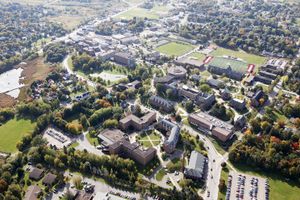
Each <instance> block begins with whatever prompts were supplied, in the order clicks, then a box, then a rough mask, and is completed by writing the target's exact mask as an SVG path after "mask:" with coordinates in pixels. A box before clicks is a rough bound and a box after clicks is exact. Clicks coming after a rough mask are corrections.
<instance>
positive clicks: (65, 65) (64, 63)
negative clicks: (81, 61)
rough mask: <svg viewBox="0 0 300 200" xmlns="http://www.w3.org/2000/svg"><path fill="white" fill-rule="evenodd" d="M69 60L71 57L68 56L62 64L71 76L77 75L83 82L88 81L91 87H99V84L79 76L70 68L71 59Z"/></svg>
mask: <svg viewBox="0 0 300 200" xmlns="http://www.w3.org/2000/svg"><path fill="white" fill-rule="evenodd" d="M69 58H70V55H67V57H66V58H65V59H64V61H63V63H62V64H63V68H64V69H66V70H67V72H68V73H69V74H74V75H76V76H77V78H78V79H80V80H83V81H86V82H87V84H88V85H89V86H91V87H93V88H95V87H96V85H97V83H95V82H93V81H91V80H90V79H88V78H86V77H83V76H81V75H79V74H78V73H76V72H74V71H73V70H72V69H71V67H70V66H69V63H68V59H69Z"/></svg>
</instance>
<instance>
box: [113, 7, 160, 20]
mask: <svg viewBox="0 0 300 200" xmlns="http://www.w3.org/2000/svg"><path fill="white" fill-rule="evenodd" d="M134 17H138V18H148V19H158V18H159V15H158V14H157V13H156V12H154V11H151V10H147V9H144V8H133V9H130V10H128V11H127V12H124V13H122V14H120V15H117V16H116V18H119V19H132V18H134Z"/></svg>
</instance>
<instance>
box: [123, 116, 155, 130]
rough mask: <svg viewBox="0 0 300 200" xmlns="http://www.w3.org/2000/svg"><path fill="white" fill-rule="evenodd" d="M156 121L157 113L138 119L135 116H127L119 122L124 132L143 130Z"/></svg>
mask: <svg viewBox="0 0 300 200" xmlns="http://www.w3.org/2000/svg"><path fill="white" fill-rule="evenodd" d="M155 121H156V112H148V113H147V114H145V115H144V116H142V117H137V116H135V115H133V114H131V115H128V116H126V117H125V118H123V119H121V120H120V122H119V125H120V127H121V128H122V129H123V130H129V129H132V128H133V129H135V130H142V129H144V128H146V127H147V126H149V125H150V124H152V123H153V122H155Z"/></svg>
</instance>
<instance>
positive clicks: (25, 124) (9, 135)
mask: <svg viewBox="0 0 300 200" xmlns="http://www.w3.org/2000/svg"><path fill="white" fill-rule="evenodd" d="M34 127H35V123H33V122H31V121H30V120H25V119H12V120H10V121H8V122H6V123H5V124H3V125H2V126H0V151H4V152H8V153H13V152H15V151H17V148H16V144H17V143H18V141H20V140H21V139H22V137H23V136H24V135H26V134H30V133H31V132H32V131H33V129H34Z"/></svg>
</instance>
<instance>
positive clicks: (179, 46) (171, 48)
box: [155, 42, 195, 56]
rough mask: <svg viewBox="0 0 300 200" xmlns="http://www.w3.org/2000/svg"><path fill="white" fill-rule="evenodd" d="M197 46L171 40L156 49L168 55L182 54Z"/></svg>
mask: <svg viewBox="0 0 300 200" xmlns="http://www.w3.org/2000/svg"><path fill="white" fill-rule="evenodd" d="M194 48H195V46H193V45H191V44H187V43H182V42H169V43H167V44H165V45H162V46H159V47H157V48H156V49H155V50H156V51H159V52H160V53H162V54H165V55H167V56H181V55H183V54H185V53H187V52H189V51H191V50H193V49H194Z"/></svg>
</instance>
